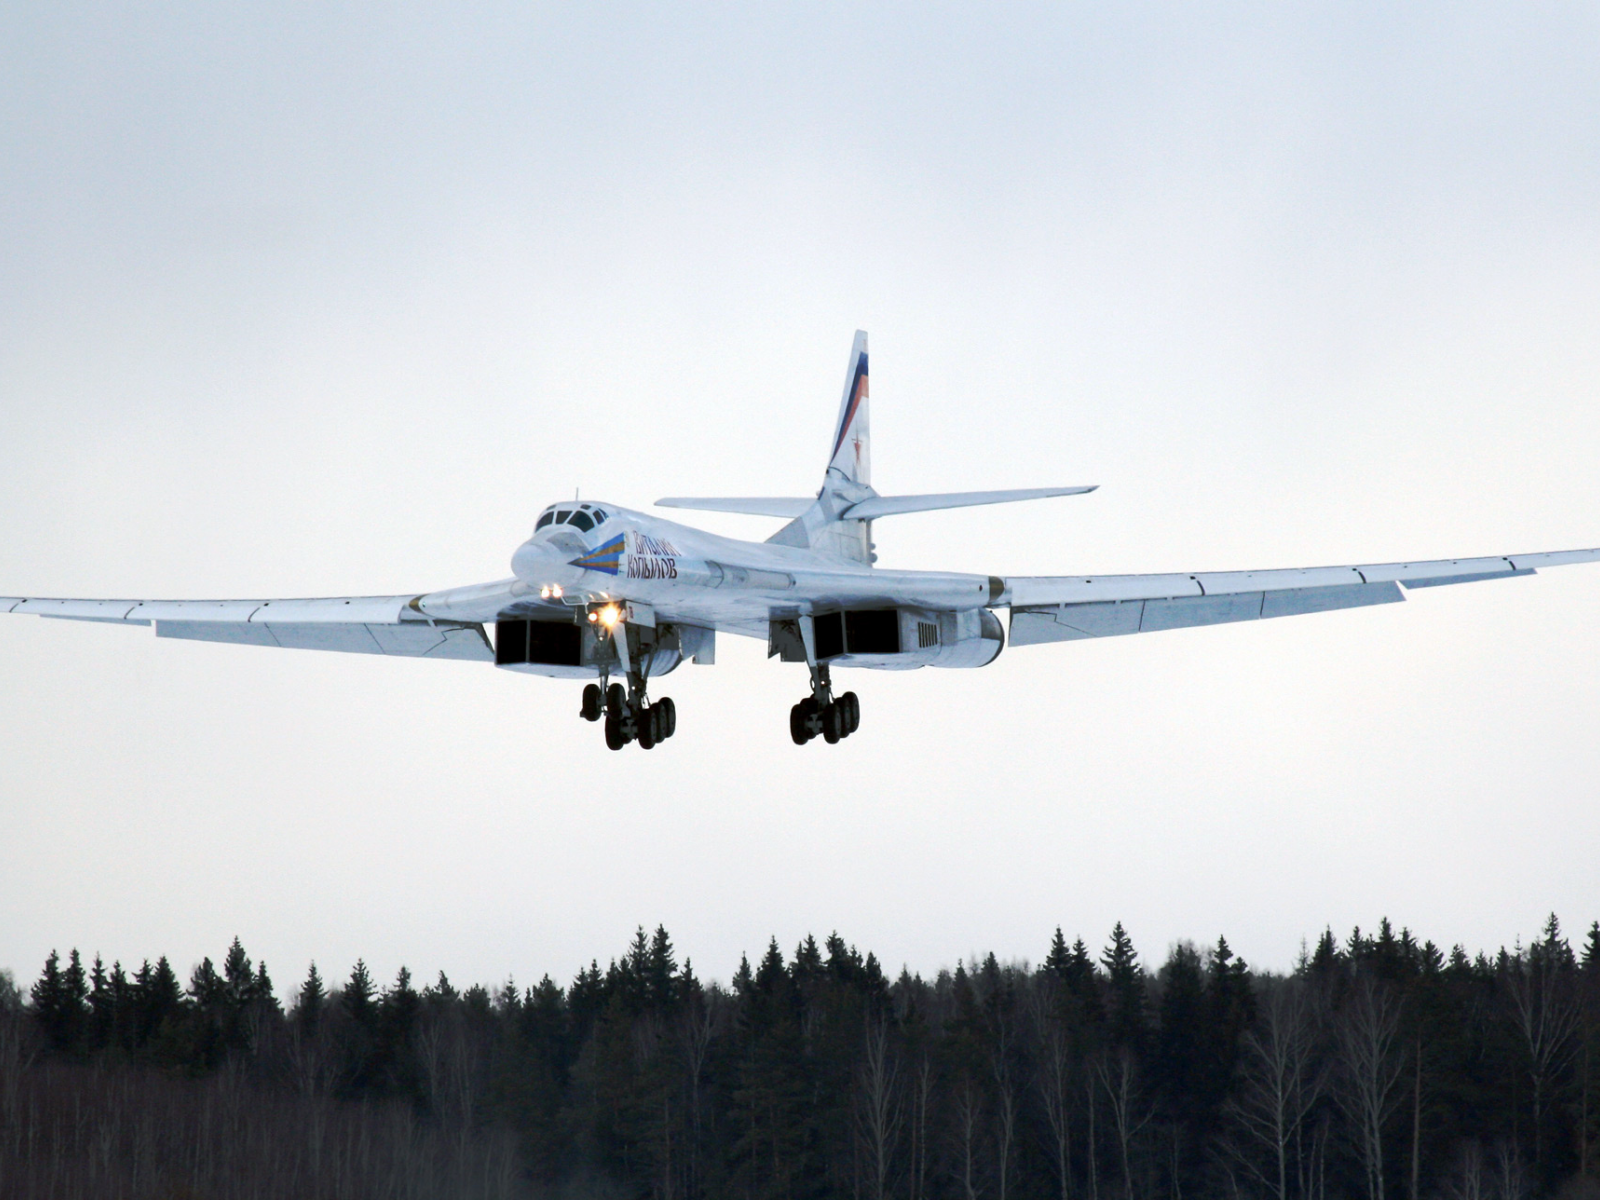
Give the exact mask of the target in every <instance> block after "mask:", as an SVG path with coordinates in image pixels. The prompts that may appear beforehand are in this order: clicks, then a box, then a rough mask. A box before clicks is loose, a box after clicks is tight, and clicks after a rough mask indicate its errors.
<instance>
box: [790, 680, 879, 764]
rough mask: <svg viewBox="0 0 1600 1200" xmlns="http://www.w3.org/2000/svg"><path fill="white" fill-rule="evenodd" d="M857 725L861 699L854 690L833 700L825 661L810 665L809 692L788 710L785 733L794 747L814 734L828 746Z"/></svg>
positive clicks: (847, 734)
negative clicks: (787, 728)
mask: <svg viewBox="0 0 1600 1200" xmlns="http://www.w3.org/2000/svg"><path fill="white" fill-rule="evenodd" d="M859 728H861V701H860V700H859V699H857V698H856V694H855V693H854V692H845V693H844V694H843V695H842V696H840V697H838V698H837V699H835V698H834V695H833V681H832V680H831V679H830V678H829V677H828V664H827V663H819V664H818V665H817V666H815V667H813V668H811V695H809V696H807V697H806V698H805V699H804V700H802V701H800V703H798V704H796V705H795V706H794V707H793V708H791V709H790V710H789V736H790V737H791V738H793V739H794V744H795V745H796V746H804V745H805V744H806V743H807V742H809V741H810V740H811V739H812V738H814V737H816V736H817V735H818V734H821V735H822V738H823V740H824V741H826V742H827V743H828V744H829V745H830V746H831V745H833V744H834V743H835V742H837V741H838V740H839V739H840V738H847V737H849V736H850V735H851V734H852V733H854V732H855V731H856V730H857V729H859Z"/></svg>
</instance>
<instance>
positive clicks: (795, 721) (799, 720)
mask: <svg viewBox="0 0 1600 1200" xmlns="http://www.w3.org/2000/svg"><path fill="white" fill-rule="evenodd" d="M789 736H790V737H791V738H793V739H794V744H795V745H796V746H804V745H805V744H806V743H807V742H809V741H810V740H811V731H810V730H809V729H807V728H806V705H805V701H804V700H802V701H801V702H800V703H799V704H796V705H795V706H794V707H793V708H791V709H790V710H789Z"/></svg>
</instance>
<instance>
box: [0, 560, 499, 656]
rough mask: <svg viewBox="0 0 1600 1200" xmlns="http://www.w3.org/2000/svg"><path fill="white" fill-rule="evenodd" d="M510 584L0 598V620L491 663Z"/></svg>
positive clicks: (219, 640)
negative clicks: (213, 595)
mask: <svg viewBox="0 0 1600 1200" xmlns="http://www.w3.org/2000/svg"><path fill="white" fill-rule="evenodd" d="M511 583H512V581H510V580H507V581H505V582H504V583H500V584H484V585H480V586H477V587H471V588H458V589H455V590H453V591H448V592H434V593H427V594H422V595H417V594H413V595H408V596H332V597H322V598H316V599H303V600H66V599H52V598H45V597H36V596H10V597H0V613H7V612H9V613H20V614H29V613H31V614H33V615H35V616H40V617H53V618H56V619H60V620H68V621H101V622H110V623H114V624H121V625H151V624H153V625H154V626H155V627H156V629H155V631H156V636H157V637H166V638H187V639H190V640H194V641H203V642H231V643H233V644H235V645H245V646H281V647H284V648H287V649H296V650H342V651H346V652H350V653H357V654H389V655H398V656H401V657H406V658H453V659H466V660H470V661H476V662H493V661H494V649H493V648H492V647H491V646H490V644H489V640H488V638H487V636H486V635H485V634H484V629H483V624H482V622H483V621H485V620H493V619H494V617H495V616H496V615H497V614H498V613H499V612H500V611H501V610H502V609H503V608H506V607H509V606H510V605H512V604H516V603H518V602H519V600H518V598H517V597H515V596H514V595H513V594H512V592H511Z"/></svg>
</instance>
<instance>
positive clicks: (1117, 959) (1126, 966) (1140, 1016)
mask: <svg viewBox="0 0 1600 1200" xmlns="http://www.w3.org/2000/svg"><path fill="white" fill-rule="evenodd" d="M1100 961H1101V963H1102V964H1103V965H1104V966H1105V969H1106V983H1107V996H1106V1001H1107V1011H1106V1032H1107V1034H1108V1035H1109V1037H1110V1039H1111V1044H1112V1045H1113V1046H1115V1047H1117V1048H1118V1049H1127V1050H1133V1051H1138V1050H1140V1049H1141V1048H1142V1047H1143V1046H1144V1040H1145V980H1144V968H1143V967H1141V966H1140V965H1139V954H1138V951H1136V950H1135V949H1134V948H1133V939H1131V938H1130V937H1129V936H1128V933H1127V930H1125V929H1123V927H1122V922H1121V921H1118V922H1117V924H1116V927H1115V928H1114V929H1112V931H1111V941H1110V942H1109V943H1108V944H1107V945H1106V948H1105V953H1103V954H1102V955H1101V956H1100Z"/></svg>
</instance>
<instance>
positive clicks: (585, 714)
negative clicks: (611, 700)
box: [578, 683, 606, 721]
mask: <svg viewBox="0 0 1600 1200" xmlns="http://www.w3.org/2000/svg"><path fill="white" fill-rule="evenodd" d="M605 707H606V697H605V693H604V692H602V691H601V690H600V685H599V684H598V683H590V684H585V685H584V688H583V707H582V708H581V709H579V710H578V715H579V716H580V717H582V718H583V719H584V720H585V721H598V720H599V719H600V718H601V716H602V715H604V713H605Z"/></svg>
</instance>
